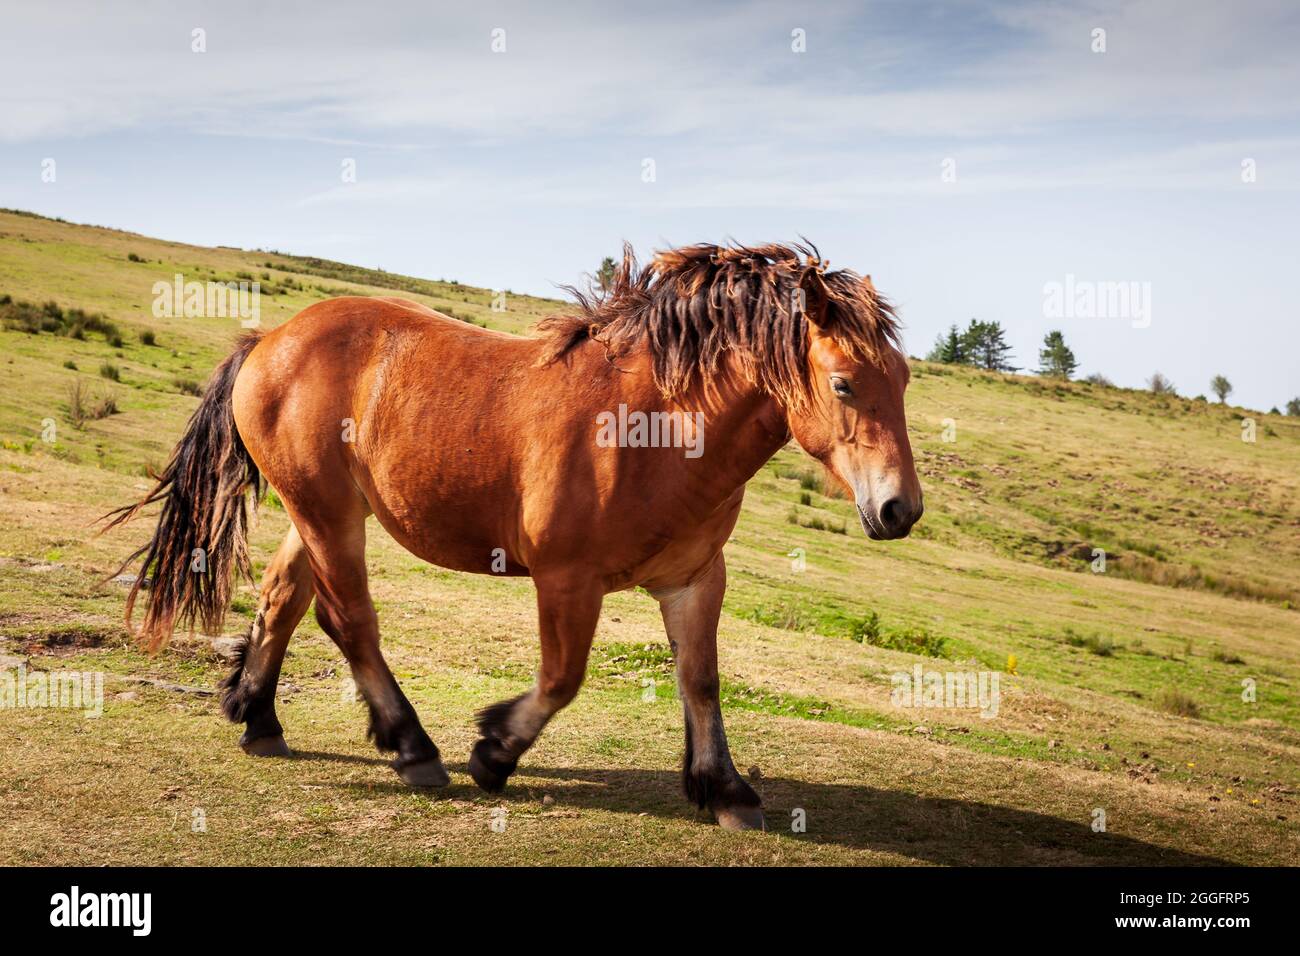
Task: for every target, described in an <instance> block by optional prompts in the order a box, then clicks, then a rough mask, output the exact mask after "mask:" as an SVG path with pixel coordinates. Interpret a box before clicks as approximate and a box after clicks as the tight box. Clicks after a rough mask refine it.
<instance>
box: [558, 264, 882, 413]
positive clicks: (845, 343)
mask: <svg viewBox="0 0 1300 956" xmlns="http://www.w3.org/2000/svg"><path fill="white" fill-rule="evenodd" d="M801 288H804V289H810V290H811V291H810V292H809V293H808V294H806V295H801V294H800V291H799V290H800V289H801ZM565 291H567V292H569V293H570V294H571V295H573V296H574V298H576V299H577V303H578V310H579V311H578V314H577V315H564V316H562V315H556V316H550V317H548V318H546V319H543V320H542V322H541V323H540V324H539V325H538V327H537V330H538V332H540V333H541V334H542V335H543V336H544V337H545V338H546V339H547V346H548V347H547V349H546V352H545V354H544V356H543V361H544V362H553V361H556V360H557V359H559V358H561V357H562V356H564V355H565V354H566V353H567V352H568V351H569V350H570V349H572V348H574V347H575V346H576V345H578V344H580V343H581V342H584V341H586V340H588V339H590V340H593V341H595V342H598V343H600V344H601V345H603V346H604V348H605V349H606V351H607V354H609V355H610V356H611V358H612V357H616V356H618V355H622V354H624V353H626V352H627V351H628V350H629V349H630V348H631V347H633V346H635V345H637V344H638V343H640V342H643V341H644V342H645V343H646V345H647V347H648V349H649V351H650V353H651V356H652V359H653V363H654V376H655V383H656V384H657V385H658V387H659V388H660V389H661V390H662V391H663V393H664V394H665V395H668V396H673V395H680V394H681V393H683V392H684V391H686V390H687V389H688V388H690V387H691V386H692V385H693V384H695V383H697V382H699V383H702V384H704V385H706V386H707V385H708V384H709V382H710V381H711V380H712V379H713V378H714V376H715V375H716V374H717V373H718V371H719V368H720V366H721V363H722V361H723V359H724V357H726V355H727V353H732V356H733V357H734V358H736V359H737V360H738V361H739V362H740V363H741V368H742V369H743V371H744V372H745V374H747V375H748V376H749V377H750V378H751V379H752V380H753V381H754V382H755V383H757V384H758V385H759V386H760V387H761V388H762V389H763V390H764V391H766V392H767V393H768V394H770V395H772V396H774V397H775V398H777V399H778V400H779V401H781V402H782V403H783V404H786V405H789V406H793V407H804V406H806V404H807V402H808V400H809V398H810V397H811V383H810V382H809V381H808V340H809V336H808V326H807V323H808V316H807V314H806V310H805V308H804V307H803V305H802V303H804V302H805V301H807V302H808V303H809V305H810V306H811V302H812V299H813V298H814V296H816V297H817V298H818V300H819V302H820V300H821V298H822V296H824V304H821V305H820V315H818V316H816V320H817V324H818V327H819V328H821V329H823V330H825V331H826V332H828V333H829V334H830V335H832V336H833V337H834V339H835V340H836V343H837V344H838V345H839V346H840V347H841V348H842V349H843V350H844V351H845V352H846V353H847V354H849V355H850V356H851V357H853V358H855V359H858V360H868V361H873V362H879V361H880V360H881V357H882V353H883V352H885V351H886V350H887V349H888V348H889V347H890V346H891V345H897V344H898V323H897V321H896V320H895V318H894V311H893V309H892V308H891V307H890V305H889V303H888V302H887V301H886V300H885V299H884V298H883V297H882V296H880V295H878V294H877V293H876V292H875V290H874V289H873V288H872V286H871V283H870V282H869V281H865V280H863V278H862V277H861V276H859V275H857V274H856V273H854V272H852V271H849V270H847V269H846V270H842V271H839V272H827V271H825V266H824V264H823V263H822V262H821V259H820V256H819V255H818V253H817V249H816V247H815V246H812V245H811V244H808V243H797V244H795V245H793V246H785V245H779V244H775V243H774V244H770V245H763V246H738V245H730V246H715V245H708V244H700V245H694V246H684V247H682V248H680V249H670V250H667V251H661V252H658V253H657V254H656V255H655V257H654V259H653V260H652V261H651V262H650V264H649V265H647V266H645V267H640V266H638V264H637V261H636V257H635V256H634V255H633V252H632V247H631V246H630V245H627V244H624V246H623V262H622V264H621V265H620V266H619V267H618V268H617V269H616V270H615V272H614V275H613V279H612V281H610V282H608V284H607V288H605V289H604V290H598V289H595V288H590V289H587V290H585V291H584V290H580V289H577V288H574V287H572V286H566V287H565Z"/></svg>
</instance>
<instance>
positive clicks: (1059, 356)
mask: <svg viewBox="0 0 1300 956" xmlns="http://www.w3.org/2000/svg"><path fill="white" fill-rule="evenodd" d="M1078 367H1079V363H1078V362H1076V361H1075V359H1074V353H1073V352H1072V351H1070V347H1069V346H1068V345H1066V344H1065V336H1064V335H1062V334H1061V333H1060V331H1059V330H1056V329H1053V330H1052V331H1051V332H1048V333H1047V335H1045V336H1044V337H1043V347H1042V348H1041V349H1039V350H1038V374H1039V375H1042V376H1044V377H1046V378H1063V379H1066V380H1067V381H1068V380H1069V379H1070V378H1071V377H1072V376H1073V375H1074V370H1075V369H1076V368H1078Z"/></svg>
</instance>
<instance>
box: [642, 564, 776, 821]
mask: <svg viewBox="0 0 1300 956" xmlns="http://www.w3.org/2000/svg"><path fill="white" fill-rule="evenodd" d="M726 587H727V575H726V567H725V565H724V564H723V561H722V555H721V554H719V555H718V556H717V557H716V558H715V559H714V562H713V564H712V565H710V566H709V568H708V569H707V570H705V571H704V573H702V574H701V575H700V576H699V577H698V578H697V579H695V580H694V581H692V582H691V583H690V584H688V585H685V586H683V587H679V588H672V589H668V590H665V591H662V592H657V593H656V594H655V597H656V598H657V599H658V600H659V607H660V610H661V612H662V613H663V618H664V629H665V630H666V631H667V632H668V641H669V643H670V644H671V645H672V649H673V657H674V659H675V662H676V665H677V689H678V693H679V694H680V696H681V698H682V708H683V711H684V713H685V716H686V752H685V755H684V757H683V760H682V789H683V790H684V791H685V793H686V797H687V799H689V800H690V801H691V802H692V803H694V804H695V805H696V806H698V807H701V808H703V807H708V808H709V809H710V810H712V811H713V815H714V816H715V817H716V818H717V820H718V822H719V823H720V824H722V825H723V826H724V827H728V828H732V829H752V828H759V827H762V826H763V812H762V810H761V809H760V807H761V804H762V801H761V800H760V799H759V796H758V794H757V793H755V792H754V788H753V787H751V786H750V785H749V784H748V783H746V782H745V781H744V780H743V779H742V778H741V776H740V774H739V773H737V772H736V765H735V764H734V763H733V762H732V760H731V750H730V748H729V747H728V746H727V735H726V732H725V731H724V730H723V726H722V708H721V706H720V703H719V683H718V643H717V639H718V616H719V615H720V614H721V612H722V596H723V594H724V592H725V591H726Z"/></svg>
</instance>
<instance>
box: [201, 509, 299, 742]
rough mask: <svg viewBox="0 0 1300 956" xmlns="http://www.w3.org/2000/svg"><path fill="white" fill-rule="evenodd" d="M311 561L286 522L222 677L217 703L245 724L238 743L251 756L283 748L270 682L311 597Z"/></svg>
mask: <svg viewBox="0 0 1300 956" xmlns="http://www.w3.org/2000/svg"><path fill="white" fill-rule="evenodd" d="M313 593H314V592H313V590H312V583H311V564H310V562H309V561H308V560H307V551H306V549H305V548H304V547H303V543H302V538H301V537H300V536H299V534H298V530H297V529H296V528H295V527H293V526H292V525H290V526H289V533H288V534H287V535H286V536H285V539H284V541H283V542H282V543H281V544H280V548H279V550H278V551H276V553H275V557H274V558H272V560H271V563H270V564H269V565H267V568H266V573H265V574H263V575H262V589H261V593H260V594H259V595H258V602H257V617H256V618H254V620H253V625H252V627H251V628H250V629H249V632H248V637H247V638H246V639H245V641H244V644H243V646H242V647H241V648H240V651H239V658H238V660H237V662H236V664H235V668H234V670H233V671H231V673H230V676H229V677H227V678H226V679H225V681H224V682H223V683H222V688H223V693H222V697H221V709H222V710H223V711H225V713H226V716H227V717H229V718H230V719H231V720H232V721H234V722H235V723H242V724H245V725H246V727H245V730H244V735H243V737H241V738H240V741H239V745H240V746H241V747H243V748H244V752H245V753H248V754H252V755H253V756H256V757H272V756H275V757H280V756H286V755H287V754H288V753H289V748H288V746H287V745H286V744H285V742H284V731H283V730H282V728H281V727H280V721H279V720H277V719H276V716H275V687H276V683H277V682H278V681H279V679H280V665H281V664H282V663H283V662H284V652H285V648H286V647H287V646H288V644H289V638H290V637H292V636H293V630H294V628H296V627H297V626H298V622H299V621H301V620H302V616H303V615H304V614H306V613H307V606H308V605H309V604H311V599H312V594H313Z"/></svg>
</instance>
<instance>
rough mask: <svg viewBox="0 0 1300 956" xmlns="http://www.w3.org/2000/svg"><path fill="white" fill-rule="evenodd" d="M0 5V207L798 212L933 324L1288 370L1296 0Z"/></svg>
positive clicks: (1136, 364)
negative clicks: (1118, 293) (978, 322)
mask: <svg viewBox="0 0 1300 956" xmlns="http://www.w3.org/2000/svg"><path fill="white" fill-rule="evenodd" d="M0 3H2V4H3V6H2V7H0V24H2V26H3V30H0V48H2V49H3V55H0V206H3V207H12V208H20V209H28V210H32V211H35V212H38V213H41V214H44V215H49V216H60V217H63V218H65V219H68V220H70V221H73V222H83V223H94V224H98V225H106V226H113V227H115V228H121V229H128V230H132V231H136V232H140V233H144V234H147V235H151V236H156V237H159V238H164V239H171V240H178V241H184V242H191V243H196V244H201V245H218V244H221V245H233V246H241V247H244V248H263V249H277V250H281V251H284V252H292V253H297V254H303V255H319V256H324V257H328V258H332V259H338V260H341V261H345V262H352V263H357V264H360V265H365V266H372V267H381V268H384V269H388V270H390V271H394V272H401V273H407V274H411V275H417V276H423V277H428V278H447V279H457V280H459V281H462V282H467V283H471V284H474V285H480V286H485V287H488V288H491V289H510V290H513V291H516V292H528V293H533V294H538V295H552V296H556V295H558V294H559V293H558V292H557V289H556V286H558V285H560V284H564V283H571V282H575V281H580V280H581V279H582V278H583V276H584V274H586V273H590V272H591V271H593V270H594V269H595V268H596V267H597V266H598V264H599V262H600V260H601V259H602V258H603V257H605V256H607V255H617V254H618V251H619V249H620V247H621V243H622V242H623V241H624V240H627V241H629V242H631V243H632V244H633V245H634V247H635V248H636V249H637V250H638V252H639V253H641V254H643V255H645V254H648V253H650V252H651V251H652V250H653V249H656V248H664V247H669V246H676V245H684V244H687V243H694V242H719V241H724V240H727V239H734V240H737V241H740V242H747V243H757V242H766V241H792V240H795V239H797V238H798V237H800V236H804V237H807V238H808V239H809V240H811V241H812V242H814V243H815V244H816V245H817V246H818V247H819V249H820V250H821V252H822V254H823V256H824V257H825V258H827V259H829V261H830V266H831V268H833V269H834V268H842V267H847V268H853V269H855V270H857V271H859V272H862V273H866V274H870V275H871V276H872V279H873V282H874V284H875V285H876V287H877V288H878V289H879V290H880V291H881V292H882V293H884V294H885V295H887V296H888V297H889V298H890V299H892V300H893V301H894V303H895V304H896V305H897V307H898V309H899V312H900V316H901V318H902V321H903V323H904V325H905V331H904V339H905V343H906V347H907V350H908V351H909V352H911V353H912V354H915V355H924V354H925V353H926V352H927V351H928V350H929V348H930V346H931V345H932V343H933V341H934V339H935V337H936V336H937V335H938V334H939V333H940V332H941V331H942V330H944V329H946V328H947V327H948V326H949V325H951V324H953V323H957V324H961V325H964V324H965V323H966V322H968V321H969V320H970V319H971V318H979V319H982V320H996V321H998V322H1000V323H1002V325H1003V326H1004V327H1005V328H1006V329H1007V331H1008V340H1009V341H1010V343H1011V344H1012V346H1013V348H1014V360H1015V364H1017V365H1019V366H1022V367H1025V368H1030V369H1032V368H1035V367H1036V366H1037V357H1038V348H1039V346H1040V344H1041V341H1042V338H1043V336H1044V334H1045V333H1046V332H1047V331H1049V330H1051V329H1060V330H1061V331H1062V332H1063V333H1064V335H1065V338H1066V341H1067V343H1068V344H1069V345H1070V346H1071V347H1072V348H1073V350H1074V352H1075V354H1076V355H1077V357H1078V359H1079V362H1080V369H1079V374H1086V373H1091V372H1100V373H1102V374H1104V375H1106V376H1107V377H1108V378H1110V379H1111V380H1112V381H1114V382H1115V383H1116V384H1119V385H1126V386H1141V385H1142V384H1143V383H1144V382H1145V380H1146V379H1147V378H1148V377H1149V376H1150V375H1151V374H1152V373H1153V372H1155V371H1157V370H1158V371H1160V372H1162V373H1163V374H1164V375H1166V376H1167V377H1168V378H1169V379H1171V380H1172V381H1173V382H1174V383H1175V385H1176V386H1177V387H1178V390H1179V391H1180V392H1181V393H1182V394H1185V395H1197V394H1210V389H1209V382H1210V379H1211V378H1212V377H1213V376H1214V375H1216V374H1223V375H1225V376H1227V377H1228V379H1229V380H1230V381H1231V382H1232V383H1233V385H1234V389H1235V390H1234V392H1233V395H1232V400H1233V401H1234V402H1237V403H1240V404H1243V405H1245V406H1247V407H1251V408H1259V409H1264V410H1267V409H1268V408H1270V407H1272V406H1279V407H1284V406H1285V403H1286V401H1287V400H1288V399H1290V398H1292V397H1295V396H1297V395H1300V359H1297V356H1300V322H1298V321H1297V318H1300V317H1298V316H1297V314H1296V313H1297V304H1296V303H1297V297H1296V296H1295V294H1294V291H1293V287H1294V285H1295V279H1296V276H1297V275H1298V274H1300V269H1298V268H1297V266H1298V263H1297V259H1298V258H1300V257H1298V256H1297V253H1298V252H1300V239H1298V238H1297V222H1300V56H1298V55H1297V50H1300V4H1296V3H1294V2H1271V0H1260V2H1254V0H1234V2H1232V3H1221V2H1188V0H1182V2H1164V0H1152V2H1143V0H1137V2H1086V0H1085V2H1072V3H1016V2H999V3H985V2H958V0H953V2H927V0H918V2H898V3H844V4H837V3H816V4H811V3H809V4H798V3H776V2H753V3H708V4H705V3H699V2H684V3H678V2H675V0H665V2H660V3H654V4H627V5H622V4H610V3H608V2H606V3H590V4H588V3H546V4H541V3H532V4H523V3H519V4H513V3H490V2H475V3H473V4H465V5H456V6H452V5H450V4H440V3H434V2H428V0H424V2H413V3H370V4H356V3H334V2H313V3H294V2H282V3H274V4H271V3H238V2H227V3H220V4H216V3H213V4H205V3H187V2H183V0H168V2H165V3H154V2H134V3H130V4H125V3H123V4H104V3H102V2H85V3H77V2H65V3H57V4H53V3H51V4H18V3H16V2H14V0H0ZM196 31H199V32H197V33H196ZM1099 31H1100V32H1099ZM200 47H201V48H202V49H201V50H200V49H199V48H200ZM51 159H52V160H54V166H53V169H54V171H55V175H54V177H53V181H48V180H49V178H50V177H49V176H48V174H46V175H43V172H44V171H45V170H47V169H48V168H49V166H48V164H46V161H47V160H51ZM349 169H353V170H355V175H354V176H353V177H351V179H354V180H355V181H349V178H348V177H347V175H346V174H347V171H348V170H349ZM1106 284H1110V285H1106ZM1066 288H1068V289H1069V290H1071V301H1070V307H1069V308H1066V309H1064V310H1062V309H1060V308H1059V304H1060V298H1059V296H1058V298H1057V300H1056V302H1057V306H1058V307H1056V308H1054V307H1053V305H1052V294H1051V292H1052V290H1053V289H1055V290H1057V291H1058V292H1059V290H1061V289H1066ZM1107 289H1110V290H1111V291H1112V292H1113V291H1114V290H1116V289H1122V290H1123V291H1124V292H1126V293H1128V295H1127V302H1125V301H1121V300H1119V299H1118V298H1115V297H1114V296H1111V297H1109V298H1108V296H1107V295H1106V290H1107ZM1093 292H1100V296H1099V298H1098V299H1096V300H1094V301H1093V302H1092V304H1089V302H1088V298H1089V296H1090V295H1091V294H1092V293H1093ZM1076 297H1077V298H1076Z"/></svg>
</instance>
